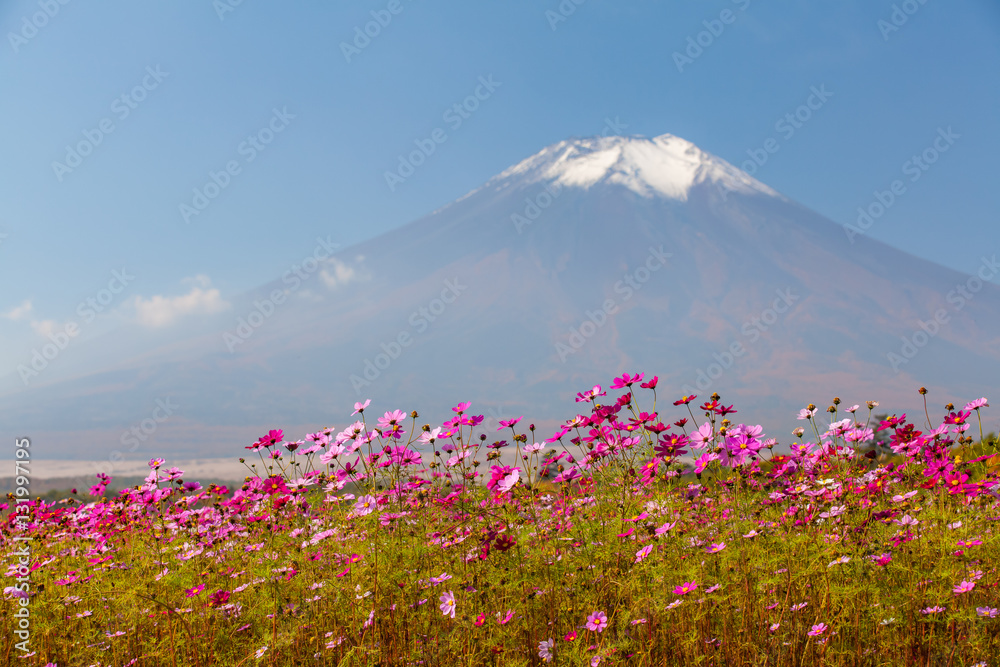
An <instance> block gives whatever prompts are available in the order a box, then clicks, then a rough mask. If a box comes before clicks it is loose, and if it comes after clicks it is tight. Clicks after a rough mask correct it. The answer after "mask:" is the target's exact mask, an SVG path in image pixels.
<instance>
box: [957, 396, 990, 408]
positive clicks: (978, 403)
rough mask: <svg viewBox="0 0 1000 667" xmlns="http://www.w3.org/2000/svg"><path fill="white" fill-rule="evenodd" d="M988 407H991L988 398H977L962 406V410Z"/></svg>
mask: <svg viewBox="0 0 1000 667" xmlns="http://www.w3.org/2000/svg"><path fill="white" fill-rule="evenodd" d="M988 407H990V404H989V403H987V402H986V398H977V399H976V400H974V401H971V402H969V403H966V404H965V407H964V408H962V410H965V411H969V410H978V409H979V408H988Z"/></svg>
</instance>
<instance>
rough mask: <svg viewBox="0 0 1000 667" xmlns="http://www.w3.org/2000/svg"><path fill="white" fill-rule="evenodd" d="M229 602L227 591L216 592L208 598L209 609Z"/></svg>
mask: <svg viewBox="0 0 1000 667" xmlns="http://www.w3.org/2000/svg"><path fill="white" fill-rule="evenodd" d="M227 602H229V591H223V590H217V591H215V592H214V593H212V594H211V595H210V596H209V598H208V606H209V607H221V606H222V605H224V604H226V603H227Z"/></svg>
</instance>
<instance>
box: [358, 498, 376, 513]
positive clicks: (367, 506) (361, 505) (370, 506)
mask: <svg viewBox="0 0 1000 667" xmlns="http://www.w3.org/2000/svg"><path fill="white" fill-rule="evenodd" d="M374 511H375V496H361V497H360V498H358V502H357V503H355V504H354V514H355V515H357V516H365V515H368V514H371V513H372V512H374Z"/></svg>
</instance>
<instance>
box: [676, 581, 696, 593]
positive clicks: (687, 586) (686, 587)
mask: <svg viewBox="0 0 1000 667" xmlns="http://www.w3.org/2000/svg"><path fill="white" fill-rule="evenodd" d="M696 588H698V584H696V583H695V582H693V581H689V582H687V583H684V584H681V585H680V586H678V587H677V588H675V589H674V595H687V594H688V593H690V592H691V591H693V590H694V589H696Z"/></svg>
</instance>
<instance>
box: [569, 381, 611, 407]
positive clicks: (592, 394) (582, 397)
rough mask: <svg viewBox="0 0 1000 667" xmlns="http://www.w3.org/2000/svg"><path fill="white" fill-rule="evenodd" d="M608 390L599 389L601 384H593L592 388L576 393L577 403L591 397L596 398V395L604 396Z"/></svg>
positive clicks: (586, 400)
mask: <svg viewBox="0 0 1000 667" xmlns="http://www.w3.org/2000/svg"><path fill="white" fill-rule="evenodd" d="M607 393H608V392H606V391H601V385H599V384H595V385H594V388H593V389H591V390H590V391H584V392H580V393H578V394H577V395H576V402H577V403H586V402H588V401H590V400H591V399H594V398H597V397H598V396H605V395H607Z"/></svg>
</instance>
